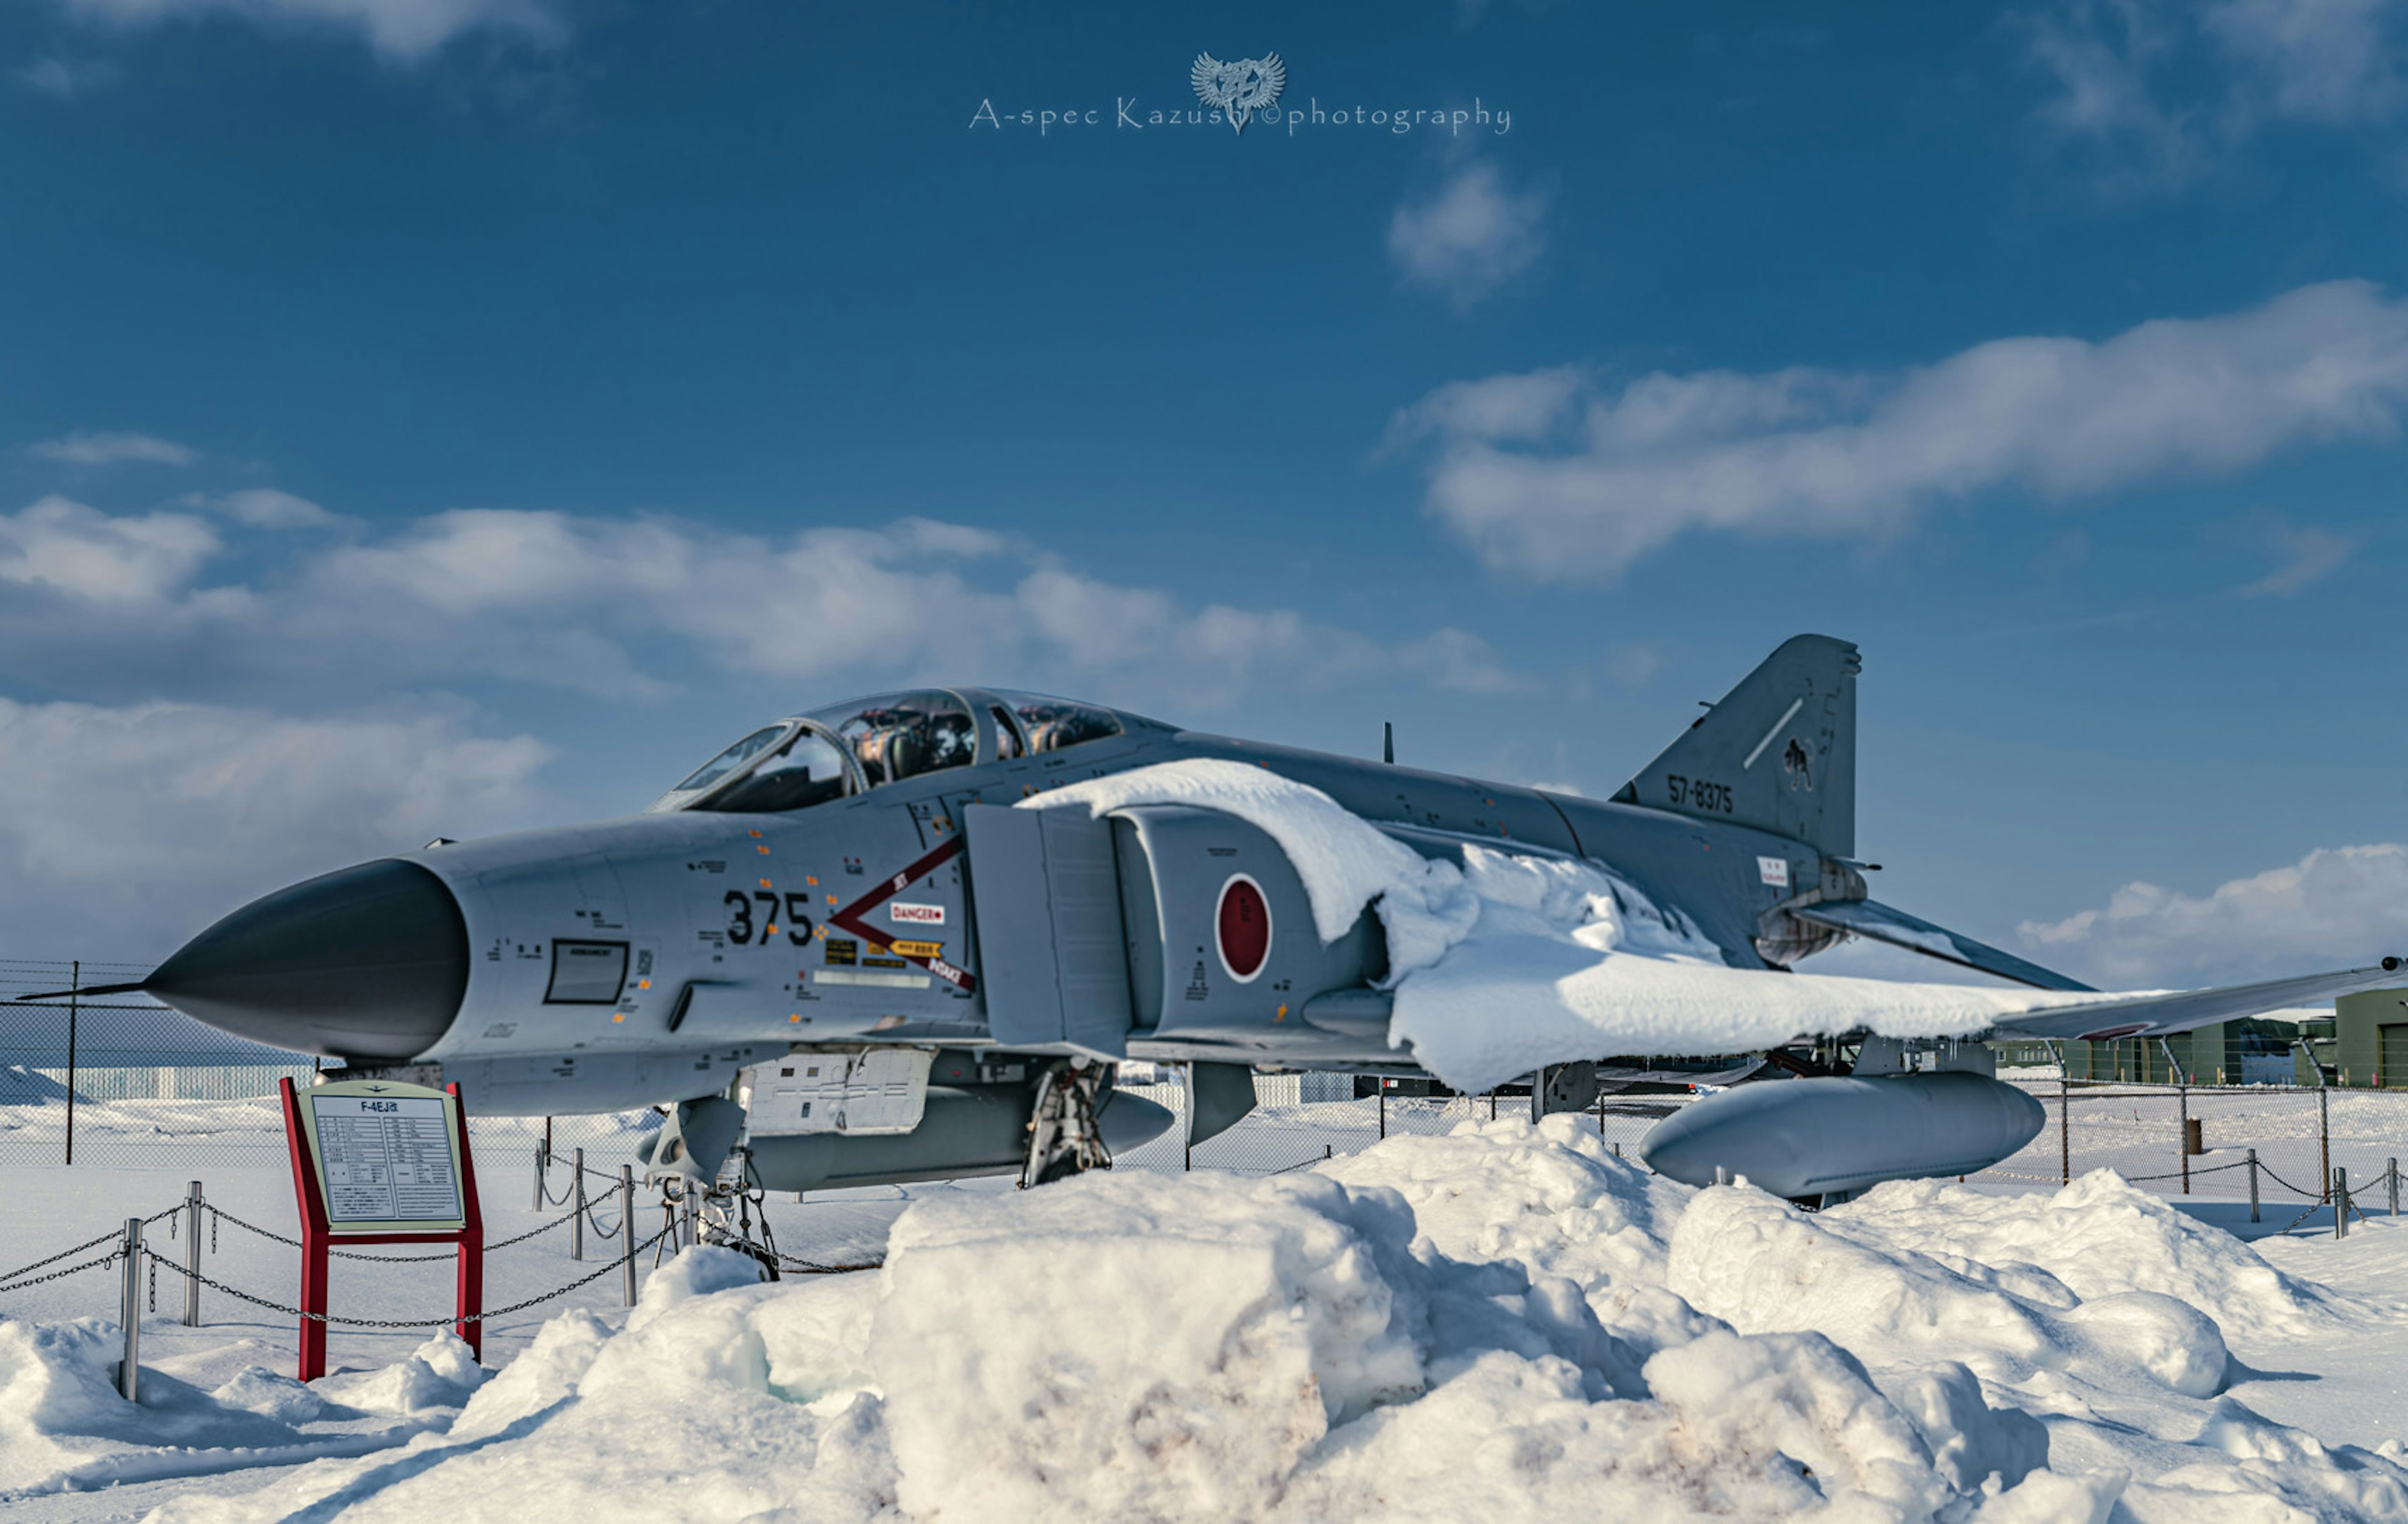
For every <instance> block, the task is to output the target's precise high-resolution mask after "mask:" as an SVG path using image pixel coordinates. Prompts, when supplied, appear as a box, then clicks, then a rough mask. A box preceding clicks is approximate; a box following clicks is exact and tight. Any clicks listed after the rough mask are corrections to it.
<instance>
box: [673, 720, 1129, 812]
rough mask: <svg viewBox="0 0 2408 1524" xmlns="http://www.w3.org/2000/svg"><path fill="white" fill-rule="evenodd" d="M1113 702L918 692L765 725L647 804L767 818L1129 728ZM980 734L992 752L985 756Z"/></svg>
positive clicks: (1057, 748) (1059, 747)
mask: <svg viewBox="0 0 2408 1524" xmlns="http://www.w3.org/2000/svg"><path fill="white" fill-rule="evenodd" d="M1124 730H1125V726H1124V725H1123V724H1122V722H1121V717H1120V716H1118V715H1116V714H1114V713H1113V712H1112V711H1111V710H1110V709H1105V708H1101V707H1098V706H1097V705H1092V704H1080V703H1078V702H1076V701H1074V700H1070V699H1057V698H1050V697H1047V696H1046V695H1044V694H1042V693H1018V692H1011V691H1002V690H988V689H960V690H953V689H942V688H922V689H913V690H910V691H906V692H900V693H882V694H880V695H878V696H877V697H875V698H867V699H855V700H853V702H851V703H849V704H839V705H832V706H831V707H828V708H825V709H815V710H812V711H811V712H810V713H809V714H800V715H794V716H790V717H788V718H787V719H781V720H780V721H778V722H777V723H776V724H774V725H765V726H763V727H762V728H761V729H759V730H756V731H754V732H753V734H750V735H747V736H746V737H744V738H743V739H742V740H740V741H738V742H737V743H736V744H735V745H734V746H731V747H729V748H727V749H726V750H724V751H723V752H721V753H720V754H719V755H718V756H716V757H713V758H711V759H710V761H709V762H705V763H703V764H702V766H701V767H699V768H697V769H695V772H694V774H693V775H692V776H689V777H687V778H686V779H685V780H684V781H683V782H681V783H680V784H679V785H678V786H677V787H676V788H674V789H671V790H669V791H668V792H667V793H665V794H663V795H661V797H660V798H658V799H656V800H654V801H653V802H652V805H651V806H650V807H649V808H648V809H647V810H646V811H645V813H647V814H658V813H661V812H663V811H667V810H680V809H699V810H712V811H718V812H722V813H726V814H737V815H763V814H771V813H777V812H781V811H785V810H797V809H809V808H810V806H811V805H820V804H825V803H826V802H827V801H829V800H831V799H840V798H843V797H844V796H845V795H847V794H853V793H861V792H865V791H867V790H871V789H875V788H879V787H881V786H882V785H884V784H888V783H896V782H900V781H901V780H902V779H904V778H910V777H918V776H921V775H922V774H925V773H938V772H942V771H944V770H946V769H948V768H953V767H968V766H969V765H970V764H971V763H973V762H1007V761H1010V760H1011V759H1012V758H1014V757H1029V756H1036V755H1038V754H1039V753H1041V752H1048V751H1060V750H1062V749H1064V748H1068V747H1074V746H1084V745H1086V744H1087V743H1089V742H1091V741H1101V740H1106V739H1108V738H1110V737H1111V736H1115V735H1119V734H1123V733H1124ZM982 735H984V736H987V737H991V740H990V741H989V742H988V743H987V744H988V745H989V746H990V747H991V749H992V751H993V753H994V754H993V755H992V756H981V755H980V750H981V746H982V740H981V737H982Z"/></svg>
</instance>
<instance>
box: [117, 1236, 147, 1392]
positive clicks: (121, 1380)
mask: <svg viewBox="0 0 2408 1524" xmlns="http://www.w3.org/2000/svg"><path fill="white" fill-rule="evenodd" d="M122 1252H123V1254H124V1255H125V1285H124V1294H123V1295H122V1297H121V1298H120V1299H119V1302H118V1317H119V1320H120V1321H121V1322H122V1323H123V1324H124V1326H125V1359H124V1360H123V1362H122V1363H121V1364H120V1365H119V1366H118V1367H117V1394H118V1395H119V1396H120V1397H122V1398H124V1399H125V1400H126V1401H127V1402H129V1403H131V1402H136V1401H138V1400H139V1398H140V1390H141V1386H142V1219H141V1218H126V1219H125V1245H124V1247H123V1250H122Z"/></svg>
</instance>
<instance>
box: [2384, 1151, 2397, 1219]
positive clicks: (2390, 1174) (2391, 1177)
mask: <svg viewBox="0 0 2408 1524" xmlns="http://www.w3.org/2000/svg"><path fill="white" fill-rule="evenodd" d="M2383 1178H2384V1181H2385V1183H2386V1185H2387V1186H2388V1187H2389V1188H2390V1191H2391V1215H2392V1216H2393V1217H2395V1218H2396V1217H2398V1216H2399V1215H2400V1161H2398V1160H2396V1159H2386V1160H2385V1161H2383Z"/></svg>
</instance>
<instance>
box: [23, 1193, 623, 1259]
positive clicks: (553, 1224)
mask: <svg viewBox="0 0 2408 1524" xmlns="http://www.w3.org/2000/svg"><path fill="white" fill-rule="evenodd" d="M202 1206H203V1207H204V1208H205V1209H206V1210H207V1211H208V1213H209V1214H210V1216H211V1218H213V1219H214V1218H225V1220H226V1221H228V1222H231V1223H233V1224H234V1225H235V1226H236V1227H237V1228H240V1229H242V1230H243V1231H245V1232H254V1233H257V1234H258V1235H259V1236H260V1237H262V1238H270V1239H274V1240H275V1241H276V1242H277V1243H279V1244H282V1245H284V1246H287V1247H289V1248H296V1249H297V1248H300V1247H302V1243H301V1240H299V1239H297V1238H287V1237H285V1236H284V1235H283V1234H282V1233H279V1232H269V1231H268V1230H266V1229H265V1228H263V1227H261V1226H259V1224H257V1223H255V1222H245V1221H244V1220H243V1219H242V1218H238V1217H236V1216H235V1215H234V1214H233V1213H232V1212H224V1211H220V1210H219V1209H218V1208H217V1207H215V1206H212V1205H210V1204H208V1203H207V1202H203V1203H202ZM176 1210H179V1211H180V1210H182V1208H181V1207H180V1206H179V1207H178V1208H176ZM575 1215H576V1214H575V1213H571V1214H569V1217H574V1216H575ZM568 1221H569V1218H567V1217H559V1218H552V1220H551V1221H549V1222H546V1223H543V1224H541V1225H540V1226H538V1227H535V1228H531V1229H529V1230H528V1231H526V1232H523V1233H520V1234H518V1235H516V1236H515V1237H511V1238H505V1239H503V1240H502V1241H501V1242H500V1243H497V1244H488V1245H486V1246H485V1252H486V1253H488V1254H492V1253H495V1252H496V1251H498V1250H501V1249H506V1248H509V1246H511V1245H513V1244H523V1243H525V1242H526V1241H527V1240H528V1239H530V1238H534V1237H536V1236H537V1235H538V1234H541V1233H548V1232H552V1230H553V1229H554V1228H561V1227H566V1226H567V1224H568ZM603 1236H604V1237H606V1238H607V1237H609V1234H608V1233H606V1234H604V1235H603ZM94 1242H97V1240H94ZM210 1247H211V1248H212V1249H214V1248H215V1247H216V1241H215V1240H214V1239H213V1240H211V1242H210ZM69 1252H71V1253H72V1252H73V1251H72V1250H70V1251H69ZM326 1252H327V1253H329V1254H331V1255H333V1256H334V1257H335V1258H336V1259H337V1260H366V1261H368V1262H369V1263H370V1264H388V1265H406V1264H431V1263H433V1262H434V1261H437V1260H449V1259H451V1258H452V1256H453V1255H454V1254H457V1253H458V1252H459V1251H458V1250H457V1249H446V1250H444V1251H443V1252H442V1253H440V1254H361V1253H358V1252H356V1251H354V1250H351V1249H334V1248H330V1249H328V1250H327V1251H326Z"/></svg>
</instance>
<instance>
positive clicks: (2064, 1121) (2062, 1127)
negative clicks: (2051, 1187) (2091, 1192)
mask: <svg viewBox="0 0 2408 1524" xmlns="http://www.w3.org/2000/svg"><path fill="white" fill-rule="evenodd" d="M2072 1097H2073V1092H2072V1091H2071V1090H2069V1089H2067V1087H2066V1083H2065V1075H2064V1072H2063V1069H2062V1068H2061V1067H2060V1069H2059V1071H2058V1073H2057V1184H2058V1185H2061V1186H2070V1185H2071V1184H2072V1183H2073V1099H2072Z"/></svg>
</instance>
